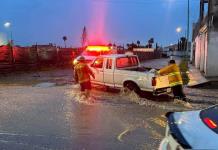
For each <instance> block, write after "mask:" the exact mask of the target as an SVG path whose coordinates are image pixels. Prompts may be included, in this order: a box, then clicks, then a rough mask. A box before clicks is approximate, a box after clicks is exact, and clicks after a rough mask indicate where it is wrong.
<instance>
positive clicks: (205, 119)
mask: <svg viewBox="0 0 218 150" xmlns="http://www.w3.org/2000/svg"><path fill="white" fill-rule="evenodd" d="M204 122H205V123H206V124H207V125H208V126H209V127H210V128H211V129H215V128H217V124H216V123H215V122H214V121H213V120H211V119H210V118H204Z"/></svg>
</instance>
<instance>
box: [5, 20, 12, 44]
mask: <svg viewBox="0 0 218 150" xmlns="http://www.w3.org/2000/svg"><path fill="white" fill-rule="evenodd" d="M4 27H5V28H6V29H9V28H10V43H11V44H12V43H13V37H12V29H11V23H10V22H5V23H4Z"/></svg>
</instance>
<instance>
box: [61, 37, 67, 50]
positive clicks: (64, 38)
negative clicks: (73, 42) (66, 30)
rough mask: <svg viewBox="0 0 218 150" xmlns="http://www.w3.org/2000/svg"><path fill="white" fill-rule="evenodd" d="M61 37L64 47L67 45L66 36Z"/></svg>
mask: <svg viewBox="0 0 218 150" xmlns="http://www.w3.org/2000/svg"><path fill="white" fill-rule="evenodd" d="M62 39H63V40H64V45H65V48H66V47H67V45H66V41H67V36H63V37H62Z"/></svg>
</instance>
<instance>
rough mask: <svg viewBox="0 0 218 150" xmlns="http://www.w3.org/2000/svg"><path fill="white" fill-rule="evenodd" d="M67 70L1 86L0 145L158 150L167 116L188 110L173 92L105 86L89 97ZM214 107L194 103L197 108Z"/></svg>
mask: <svg viewBox="0 0 218 150" xmlns="http://www.w3.org/2000/svg"><path fill="white" fill-rule="evenodd" d="M64 73H66V72H63V73H62V74H64ZM62 74H58V75H51V74H49V77H50V76H51V78H52V80H51V79H48V78H47V77H45V76H44V77H43V74H41V76H42V77H41V78H40V82H39V81H34V82H33V83H32V79H31V80H30V79H29V78H25V79H22V81H21V80H20V79H19V76H17V77H16V78H17V79H16V82H15V81H13V83H17V84H10V83H7V84H6V83H4V84H3V83H2V84H1V85H0V149H5V150H30V149H37V150H65V149H66V150H72V149H73V150H74V149H75V150H96V149H98V150H102V149H104V150H105V149H106V150H107V149H108V150H109V149H116V150H117V149H120V150H122V149H126V150H133V149H134V150H135V149H136V150H147V149H148V150H150V149H157V148H158V146H159V144H160V141H161V139H163V137H164V133H165V126H166V119H165V117H164V114H165V113H166V112H168V111H182V110H187V108H184V107H183V106H181V105H179V104H174V103H173V102H172V100H171V99H170V97H169V96H162V97H152V96H151V95H148V94H147V93H145V94H144V97H138V96H137V95H136V94H135V93H131V92H130V93H124V92H122V90H121V91H117V90H114V89H110V90H109V91H106V90H105V89H104V88H102V87H95V88H94V89H93V90H92V91H91V99H90V100H89V101H84V99H81V97H80V96H79V86H78V85H75V84H73V81H72V79H71V78H72V77H70V76H62ZM6 79H7V78H6ZM25 80H26V81H25ZM41 80H43V82H42V81H41ZM44 80H45V81H47V82H44ZM4 81H5V82H6V80H4ZM28 81H31V83H29V82H28ZM8 82H9V80H8ZM25 83H26V84H25ZM186 92H187V93H188V96H189V97H192V96H194V95H193V91H191V90H186ZM198 93H200V91H198ZM201 94H203V93H201ZM212 94H216V93H215V92H214V93H211V96H212ZM198 96H199V95H198ZM199 99H200V98H199ZM208 105H209V104H206V105H205V104H204V105H203V104H202V103H200V102H197V103H193V106H194V109H199V108H204V107H206V106H208Z"/></svg>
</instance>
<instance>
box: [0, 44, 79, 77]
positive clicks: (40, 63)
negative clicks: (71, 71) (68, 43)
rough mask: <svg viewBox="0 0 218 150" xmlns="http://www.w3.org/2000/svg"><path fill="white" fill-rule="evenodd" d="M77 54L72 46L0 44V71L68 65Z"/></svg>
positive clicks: (7, 71)
mask: <svg viewBox="0 0 218 150" xmlns="http://www.w3.org/2000/svg"><path fill="white" fill-rule="evenodd" d="M76 56H77V50H76V49H72V48H57V47H55V46H49V45H48V46H37V45H35V46H32V47H20V46H13V47H11V46H9V45H4V46H0V73H9V72H13V71H23V70H34V69H39V68H41V67H47V66H49V67H65V66H70V65H71V63H72V59H73V58H74V57H76Z"/></svg>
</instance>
